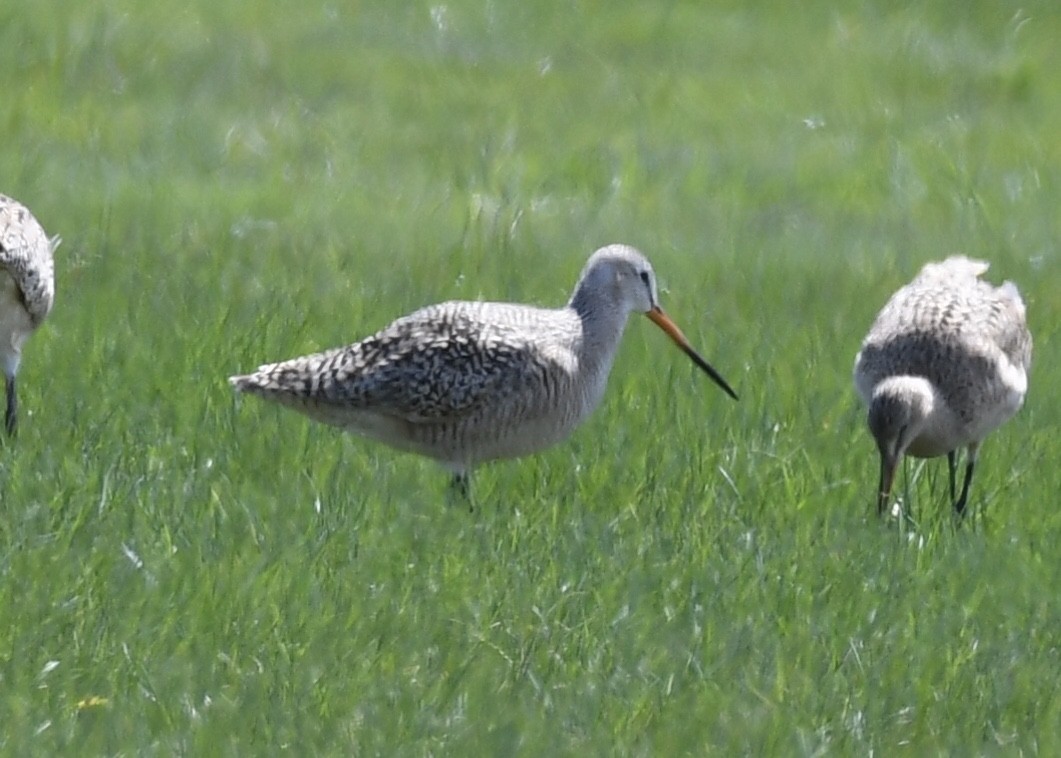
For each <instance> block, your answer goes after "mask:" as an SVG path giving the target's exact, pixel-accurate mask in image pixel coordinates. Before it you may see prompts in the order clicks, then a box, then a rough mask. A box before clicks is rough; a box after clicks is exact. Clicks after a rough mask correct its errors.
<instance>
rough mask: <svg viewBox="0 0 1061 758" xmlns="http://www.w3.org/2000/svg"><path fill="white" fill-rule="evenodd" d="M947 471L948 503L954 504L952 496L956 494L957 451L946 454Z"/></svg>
mask: <svg viewBox="0 0 1061 758" xmlns="http://www.w3.org/2000/svg"><path fill="white" fill-rule="evenodd" d="M947 469H948V472H949V473H950V501H951V502H952V503H953V502H955V500H954V496H955V494H957V491H956V489H955V486H956V485H957V478H958V451H957V450H951V451H950V452H949V453H947Z"/></svg>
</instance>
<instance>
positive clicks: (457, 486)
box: [449, 471, 475, 513]
mask: <svg viewBox="0 0 1061 758" xmlns="http://www.w3.org/2000/svg"><path fill="white" fill-rule="evenodd" d="M471 485H472V482H471V475H470V474H469V473H468V472H467V471H459V472H457V473H456V474H454V475H453V479H452V480H451V481H450V483H449V491H450V497H451V499H452V500H454V501H458V500H459V501H460V502H462V503H467V504H468V512H469V513H473V512H474V511H475V507H474V506H473V504H472V486H471Z"/></svg>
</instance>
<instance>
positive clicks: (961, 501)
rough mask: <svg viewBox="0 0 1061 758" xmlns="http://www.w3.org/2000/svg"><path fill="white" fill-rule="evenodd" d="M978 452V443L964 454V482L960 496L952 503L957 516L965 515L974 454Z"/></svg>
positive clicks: (973, 465)
mask: <svg viewBox="0 0 1061 758" xmlns="http://www.w3.org/2000/svg"><path fill="white" fill-rule="evenodd" d="M979 450H980V443H979V442H976V443H973V444H972V445H969V451H968V453H967V454H966V459H967V460H966V463H965V481H964V482H962V494H960V495H959V496H958V499H957V500H955V501H954V512H955V513H957V514H958V515H959V516H964V515H965V504H966V503H967V502H968V500H969V483H970V482H972V480H973V468H974V467H975V466H976V454H977V453H978V452H979Z"/></svg>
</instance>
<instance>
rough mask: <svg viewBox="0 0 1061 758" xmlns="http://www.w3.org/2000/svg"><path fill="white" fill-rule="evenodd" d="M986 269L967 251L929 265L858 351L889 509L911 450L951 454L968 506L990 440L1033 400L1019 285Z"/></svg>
mask: <svg viewBox="0 0 1061 758" xmlns="http://www.w3.org/2000/svg"><path fill="white" fill-rule="evenodd" d="M987 269H988V264H987V263H984V262H983V261H975V260H970V259H969V258H966V257H965V256H961V255H958V256H952V257H950V258H947V259H946V260H944V261H942V262H940V263H929V264H928V265H926V266H925V267H924V268H922V269H921V272H920V273H919V274H918V275H917V277H915V278H914V280H913V281H912V282H910V283H909V284H908V285H906V286H905V287H902V288H901V289H900V290H898V291H897V292H896V293H895V294H894V295H893V296H892V297H891V299H890V300H889V301H888V303H887V304H886V305H885V306H884V308H883V310H881V312H880V314H879V315H878V316H877V320H876V321H875V322H874V323H873V326H872V328H871V329H870V331H869V334H868V335H867V336H866V339H865V341H864V342H863V343H862V349H861V350H860V351H859V353H858V355H857V356H856V358H855V371H854V380H855V387H856V389H857V391H858V394H859V395H860V396H861V398H862V400H863V402H864V403H865V404H866V406H867V407H868V409H869V412H868V416H867V422H868V424H869V429H870V432H872V434H873V437H874V438H875V440H876V442H877V449H878V451H879V453H880V480H879V486H878V489H877V509H878V511H880V512H884V511H885V509H886V508H887V504H888V499H889V497H890V494H891V489H892V483H893V482H894V479H895V471H896V469H897V467H898V465H899V461H900V460H901V459H902V457H903V456H904V455H912V456H915V457H919V458H933V457H936V456H940V455H944V454H945V455H946V456H947V463H948V469H949V474H950V494H951V499H952V501H953V503H954V510H955V511H956V512H957V513H958V514H959V515H961V514H962V513H964V511H965V507H966V504H967V502H968V497H969V484H970V483H971V481H972V478H973V469H974V467H975V465H976V461H977V456H978V454H979V452H980V446H981V443H982V442H983V440H984V438H985V437H986V436H987V435H988V434H989V433H990V432H992V431H993V430H994V429H996V428H997V427H998V426H999V425H1001V424H1002V423H1004V422H1005V421H1007V420H1008V419H1009V418H1010V417H1012V416H1013V414H1015V413H1016V412H1017V411H1018V410H1019V409H1020V407H1021V405H1022V404H1023V403H1024V396H1025V394H1026V393H1027V391H1028V371H1029V369H1030V368H1031V355H1032V339H1031V334H1030V333H1029V332H1028V325H1027V322H1026V316H1025V307H1024V301H1023V300H1022V299H1021V296H1020V293H1019V292H1018V291H1017V287H1016V286H1015V285H1014V284H1013V283H1012V282H1006V283H1004V284H1003V285H1002V286H1000V287H996V286H994V285H992V284H990V283H989V282H985V281H983V280H981V279H980V276H981V275H982V274H983V273H984V272H986V271H987ZM961 447H964V448H965V449H966V451H967V452H966V464H965V478H964V481H963V483H962V488H961V493H960V494H959V495H958V496H957V498H955V488H956V469H957V451H958V449H959V448H961Z"/></svg>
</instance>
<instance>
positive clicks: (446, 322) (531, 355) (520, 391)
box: [229, 245, 737, 494]
mask: <svg viewBox="0 0 1061 758" xmlns="http://www.w3.org/2000/svg"><path fill="white" fill-rule="evenodd" d="M633 312H640V313H645V314H646V315H647V316H648V317H649V318H650V319H651V320H652V321H653V322H655V323H656V324H657V325H658V326H659V327H660V328H661V329H663V331H664V332H666V333H667V334H668V335H669V336H670V337H671V339H672V340H674V342H676V343H677V344H678V346H679V347H680V348H681V349H682V350H683V351H685V353H686V354H687V355H688V356H689V357H690V358H691V359H692V360H693V361H694V362H695V363H696V365H697V366H699V367H700V368H701V369H702V370H704V371H705V372H706V373H707V374H708V375H709V376H710V377H711V378H712V379H713V380H714V381H715V382H716V383H717V384H718V385H719V386H720V387H721V388H722V389H723V390H725V391H726V393H728V394H729V395H730V396H731V397H733V398H734V399H736V397H737V396H736V394H735V393H734V392H733V390H732V389H731V388H730V386H729V385H728V384H727V383H726V381H725V380H724V379H723V378H722V377H721V376H720V375H719V374H718V373H717V372H716V371H715V370H714V369H713V368H712V367H711V366H710V365H709V364H708V363H707V362H706V361H705V360H704V359H703V358H701V357H700V355H699V354H698V353H697V352H696V351H695V350H694V349H693V348H692V346H691V345H690V344H689V341H688V340H687V339H686V338H685V336H684V335H683V334H682V332H681V331H680V330H679V329H678V327H677V326H676V325H675V324H674V322H673V321H671V320H670V318H669V317H667V315H666V314H664V312H663V311H662V310H661V309H660V307H659V297H658V294H657V290H656V276H655V273H654V272H653V270H652V266H651V265H649V262H648V260H646V259H645V257H644V256H643V255H642V254H641V253H639V252H638V251H637V250H635V249H634V248H632V247H628V246H626V245H610V246H608V247H604V248H601V249H600V250H598V251H596V252H595V253H594V254H593V255H592V256H591V257H590V259H589V261H588V262H587V263H586V266H585V268H584V269H583V271H582V275H581V277H580V278H579V280H578V284H577V285H576V286H575V291H574V294H573V295H572V296H571V300H570V302H569V303H568V304H567V305H566V306H565V307H563V308H555V309H547V308H536V307H533V306H529V305H519V304H511V303H492V302H446V303H441V304H438V305H431V306H428V307H426V308H423V309H421V310H418V311H416V312H414V313H412V314H410V315H408V316H405V317H403V318H400V319H398V320H397V321H395V322H394V323H392V324H391V325H390V326H388V327H386V328H384V329H383V330H382V331H380V332H378V333H376V334H375V335H373V336H371V337H368V338H367V339H364V340H362V341H360V342H357V343H355V344H353V345H350V346H348V347H343V348H338V349H335V350H329V351H327V352H323V353H318V354H316V355H309V356H305V357H302V358H295V359H293V360H289V361H285V362H283V363H274V364H269V365H265V366H262V367H260V368H259V369H258V370H257V372H255V373H253V374H249V375H246V376H234V377H231V378H230V379H229V381H230V382H231V384H232V385H233V386H234V387H235V388H236V389H237V390H240V391H242V392H250V393H253V394H256V395H260V396H262V397H265V398H268V399H270V400H274V401H276V402H279V403H281V404H283V405H286V406H288V407H290V408H294V409H295V410H298V411H300V412H302V413H304V414H306V415H307V416H310V417H311V418H314V419H316V420H318V421H323V422H325V423H328V424H332V425H335V426H339V427H342V428H344V429H346V430H349V431H352V432H355V433H357V434H360V435H363V436H365V437H369V438H372V439H375V440H378V441H380V442H383V443H385V444H387V445H390V446H392V447H395V448H398V449H400V450H406V451H410V452H413V453H418V454H420V455H423V456H427V457H428V458H433V459H434V460H436V461H438V462H440V463H441V464H442V465H443V466H445V467H446V468H447V469H449V470H450V471H452V472H453V474H454V484H455V486H456V487H458V488H459V489H460V490H461V491H462V492H464V493H465V494H466V493H467V491H468V477H469V474H470V471H471V469H472V468H473V467H474V466H476V465H477V464H479V463H482V462H484V461H489V460H494V459H501V458H515V457H518V456H522V455H527V454H529V453H534V452H537V451H540V450H543V449H544V448H547V447H549V446H550V445H553V444H555V443H557V442H560V441H561V440H563V439H565V438H566V437H567V436H568V435H569V434H571V432H572V431H573V430H574V429H575V427H576V426H578V425H579V423H581V422H582V421H583V420H584V419H585V418H586V417H587V416H588V415H589V414H590V412H592V411H593V409H594V408H596V407H597V404H598V403H599V402H600V399H601V396H602V395H603V393H604V387H605V384H606V382H607V379H608V373H609V371H610V370H611V367H612V362H613V360H614V358H615V353H616V349H617V348H618V346H619V341H620V338H621V337H622V334H623V329H624V328H625V326H626V322H627V317H628V316H629V315H630V314H631V313H633Z"/></svg>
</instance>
